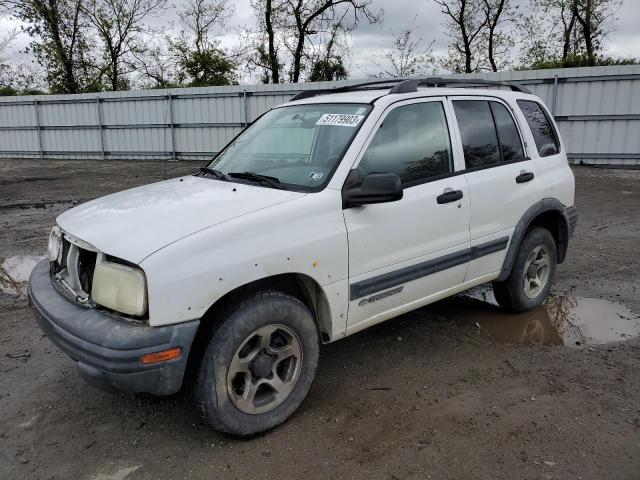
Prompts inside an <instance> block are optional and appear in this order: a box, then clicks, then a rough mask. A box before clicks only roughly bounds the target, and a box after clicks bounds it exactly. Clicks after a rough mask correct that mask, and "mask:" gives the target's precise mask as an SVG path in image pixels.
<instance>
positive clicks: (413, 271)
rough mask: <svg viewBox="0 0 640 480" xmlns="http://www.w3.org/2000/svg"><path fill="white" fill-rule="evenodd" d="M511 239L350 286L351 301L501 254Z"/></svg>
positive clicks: (469, 249)
mask: <svg viewBox="0 0 640 480" xmlns="http://www.w3.org/2000/svg"><path fill="white" fill-rule="evenodd" d="M508 244H509V237H501V238H498V239H495V240H491V241H489V242H485V243H481V244H479V245H475V246H473V247H471V248H465V249H464V250H460V251H458V252H453V253H449V254H447V255H443V256H441V257H438V258H433V259H431V260H427V261H425V262H420V263H417V264H415V265H411V266H409V267H404V268H400V269H398V270H394V271H392V272H387V273H383V274H381V275H376V276H375V277H371V278H367V279H366V280H361V281H359V282H356V283H353V284H351V285H350V286H349V299H350V300H351V301H353V300H358V299H359V298H362V297H365V296H367V295H370V294H372V293H376V292H380V291H382V290H386V289H389V288H393V287H396V286H398V285H402V284H404V283H407V282H411V281H413V280H417V279H419V278H423V277H427V276H429V275H433V274H434V273H438V272H441V271H443V270H447V269H449V268H453V267H457V266H458V265H462V264H463V263H467V262H470V261H472V260H476V259H478V258H481V257H484V256H486V255H490V254H492V253H495V252H499V251H501V250H504V249H505V248H507V245H508Z"/></svg>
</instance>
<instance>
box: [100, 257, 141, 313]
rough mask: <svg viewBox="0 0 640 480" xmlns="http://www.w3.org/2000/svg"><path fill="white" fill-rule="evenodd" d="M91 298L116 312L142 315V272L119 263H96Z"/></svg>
mask: <svg viewBox="0 0 640 480" xmlns="http://www.w3.org/2000/svg"><path fill="white" fill-rule="evenodd" d="M91 299H92V300H93V301H94V302H95V303H97V304H98V305H102V306H103V307H106V308H110V309H112V310H115V311H116V312H120V313H124V314H126V315H135V316H138V317H139V316H142V315H144V314H145V313H146V311H147V282H146V278H145V275H144V272H143V271H142V270H140V269H139V268H133V267H129V266H126V265H120V264H119V263H112V262H102V263H98V264H97V265H96V268H95V271H94V273H93V285H92V287H91Z"/></svg>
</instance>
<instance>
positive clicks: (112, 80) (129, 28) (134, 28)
mask: <svg viewBox="0 0 640 480" xmlns="http://www.w3.org/2000/svg"><path fill="white" fill-rule="evenodd" d="M78 1H81V0H78ZM166 1H167V0H86V2H87V4H86V5H83V7H82V8H83V11H84V13H85V14H86V16H87V18H88V19H89V21H90V22H91V24H92V25H93V27H94V28H95V30H96V32H97V34H98V37H99V38H100V40H101V41H102V48H103V57H104V59H103V60H104V62H105V63H104V65H103V67H102V71H103V72H104V75H105V76H106V77H107V79H108V83H109V85H108V87H109V90H114V91H115V90H123V89H127V88H128V87H129V79H128V78H127V74H128V73H131V71H132V70H131V66H132V65H133V63H132V62H131V61H129V59H128V57H129V56H130V55H131V52H132V51H133V49H134V48H135V47H136V42H137V41H138V40H139V35H140V34H141V32H143V30H144V28H145V24H144V22H145V20H146V19H147V18H148V17H149V16H151V15H155V14H158V13H160V12H161V11H162V9H164V7H165V5H166Z"/></svg>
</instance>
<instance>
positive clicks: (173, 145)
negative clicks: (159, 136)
mask: <svg viewBox="0 0 640 480" xmlns="http://www.w3.org/2000/svg"><path fill="white" fill-rule="evenodd" d="M167 100H168V101H169V127H170V128H171V159H172V160H177V155H176V130H175V125H174V123H173V95H171V93H169V95H167Z"/></svg>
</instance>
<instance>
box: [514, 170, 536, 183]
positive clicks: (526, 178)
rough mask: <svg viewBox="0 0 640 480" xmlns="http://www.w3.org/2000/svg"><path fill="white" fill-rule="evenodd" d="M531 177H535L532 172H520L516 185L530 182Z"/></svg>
mask: <svg viewBox="0 0 640 480" xmlns="http://www.w3.org/2000/svg"><path fill="white" fill-rule="evenodd" d="M533 177H535V175H534V174H533V172H524V171H523V172H520V175H518V176H517V177H516V183H526V182H530V181H531V180H533Z"/></svg>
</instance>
